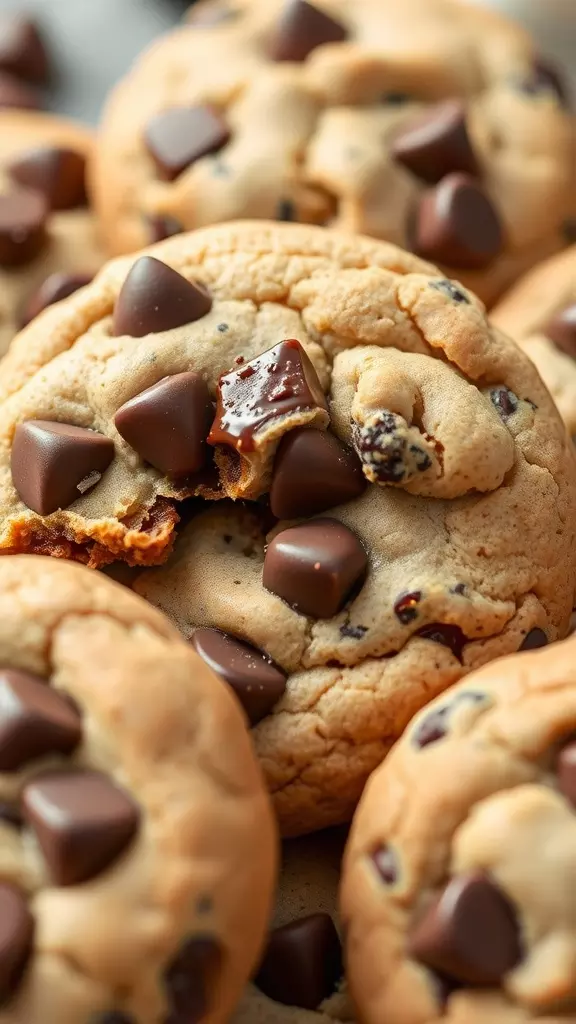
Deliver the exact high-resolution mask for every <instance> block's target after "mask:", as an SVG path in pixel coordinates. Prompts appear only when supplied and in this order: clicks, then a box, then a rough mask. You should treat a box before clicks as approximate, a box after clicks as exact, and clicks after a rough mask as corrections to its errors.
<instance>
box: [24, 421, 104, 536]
mask: <svg viewBox="0 0 576 1024" xmlns="http://www.w3.org/2000/svg"><path fill="white" fill-rule="evenodd" d="M113 458H114V445H113V443H112V441H111V440H110V438H109V437H104V436H103V434H97V433H96V432H95V431H94V430H86V429H85V428H84V427H74V426H71V425H70V424H68V423H52V422H50V421H48V420H26V422H25V423H19V424H18V426H17V427H16V431H15V433H14V439H13V441H12V454H11V462H10V466H11V470H12V482H13V484H14V487H15V488H16V490H17V492H18V495H19V497H20V498H21V499H22V501H23V502H24V504H25V505H27V506H28V508H31V509H32V510H33V511H34V512H37V513H38V515H41V516H48V515H50V514H51V513H52V512H56V510H57V509H59V508H68V506H69V505H71V504H72V502H74V501H76V499H77V498H80V497H81V496H82V495H83V494H86V493H87V491H89V490H91V489H92V487H94V486H95V485H96V484H97V483H98V482H99V481H100V479H101V477H102V474H103V473H104V471H105V470H106V469H108V466H109V465H110V463H111V462H112V459H113Z"/></svg>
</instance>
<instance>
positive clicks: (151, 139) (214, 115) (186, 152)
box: [144, 106, 230, 181]
mask: <svg viewBox="0 0 576 1024" xmlns="http://www.w3.org/2000/svg"><path fill="white" fill-rule="evenodd" d="M229 138H230V131H229V129H228V126H227V125H226V123H225V121H223V119H222V117H221V116H220V114H219V113H218V112H217V111H216V110H214V109H213V108H212V107H208V106H198V107H172V108H171V109H170V110H165V111H163V112H162V113H161V114H156V115H155V116H154V117H153V118H152V119H151V120H150V121H148V124H147V125H146V129H145V132H144V139H145V142H146V146H147V148H148V152H149V153H150V156H151V157H152V159H153V160H154V163H155V164H156V167H157V170H158V173H159V174H160V177H161V178H162V179H163V180H164V181H174V179H175V178H177V177H178V175H179V174H182V172H183V171H185V170H186V168H187V167H190V165H191V164H193V163H195V162H196V160H200V158H201V157H203V156H208V154H209V153H217V152H218V150H220V149H222V148H223V147H224V146H225V145H226V143H227V142H228V140H229Z"/></svg>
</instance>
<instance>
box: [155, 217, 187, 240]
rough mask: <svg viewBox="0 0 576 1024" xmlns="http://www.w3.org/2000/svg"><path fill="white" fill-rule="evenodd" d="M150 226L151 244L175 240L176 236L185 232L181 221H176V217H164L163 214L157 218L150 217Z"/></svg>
mask: <svg viewBox="0 0 576 1024" xmlns="http://www.w3.org/2000/svg"><path fill="white" fill-rule="evenodd" d="M148 226H149V230H150V241H151V242H162V241H164V239H165V238H173V236H174V235H180V234H182V232H183V231H184V228H183V227H182V225H181V223H180V221H179V220H176V218H175V217H169V216H167V215H166V216H162V215H161V214H158V216H156V217H149V218H148Z"/></svg>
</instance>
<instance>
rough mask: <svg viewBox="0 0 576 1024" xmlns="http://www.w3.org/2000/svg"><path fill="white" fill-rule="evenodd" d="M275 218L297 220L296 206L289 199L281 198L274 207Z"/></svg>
mask: <svg viewBox="0 0 576 1024" xmlns="http://www.w3.org/2000/svg"><path fill="white" fill-rule="evenodd" d="M276 220H282V221H293V220H298V217H297V214H296V207H295V206H294V203H293V202H292V200H291V199H281V200H280V202H279V203H278V206H277V208H276Z"/></svg>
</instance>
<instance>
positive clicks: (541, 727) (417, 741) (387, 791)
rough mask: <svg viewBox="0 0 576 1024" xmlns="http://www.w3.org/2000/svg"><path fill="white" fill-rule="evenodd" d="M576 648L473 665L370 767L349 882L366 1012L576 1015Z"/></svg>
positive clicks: (439, 1016)
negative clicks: (376, 766) (575, 900)
mask: <svg viewBox="0 0 576 1024" xmlns="http://www.w3.org/2000/svg"><path fill="white" fill-rule="evenodd" d="M575 654H576V640H575V639H574V638H570V639H569V640H567V641H565V642H564V643H562V644H555V645H554V646H552V647H549V648H548V649H547V650H545V651H537V652H532V653H527V654H523V655H520V656H517V657H513V658H509V659H506V660H504V661H500V662H497V663H495V664H494V665H490V666H486V667H485V668H483V669H482V670H481V671H479V672H477V673H474V674H473V675H471V676H470V677H469V679H468V680H466V682H465V683H462V684H460V685H459V686H457V687H454V688H453V689H451V690H450V691H448V693H446V694H444V695H443V697H442V698H439V699H438V700H436V701H434V703H433V704H432V705H430V707H429V708H427V709H426V710H425V711H423V712H421V713H420V714H419V715H418V716H417V717H416V718H415V720H414V721H413V722H412V723H411V725H410V726H409V728H408V729H407V731H406V733H405V734H404V736H403V737H402V739H401V740H400V741H399V743H398V744H397V746H396V747H395V749H394V750H393V751H392V753H391V754H390V756H389V757H388V758H387V760H386V762H385V764H383V765H382V766H381V768H379V769H378V770H377V771H376V772H375V773H374V775H373V776H372V778H371V779H370V782H369V783H368V786H367V787H366V791H365V794H364V796H363V798H362V801H361V804H360V807H359V809H358V812H357V815H356V818H355V821H354V824H353V827H352V832H351V837H350V841H349V846H348V847H347V851H346V855H345V860H344V871H343V880H342V892H341V902H342V914H343V920H344V922H345V926H346V928H347V971H348V982H349V985H350V987H351V990H352V993H353V996H354V999H355V1002H356V1005H357V1010H358V1017H359V1020H360V1021H361V1022H362V1024H381V1022H382V1021H386V1022H387V1024H429V1022H432V1021H438V1022H439V1021H450V1022H453V1024H472V1022H474V1024H492V1022H494V1021H498V1024H527V1022H529V1021H536V1020H539V1021H544V1020H545V1021H546V1024H560V1021H568V1020H570V1021H572V1020H573V1019H574V1006H575V1002H576V969H575V963H576V958H575V955H574V950H575V948H576V919H575V916H574V904H573V899H572V893H573V891H574V877H573V872H574V850H575V848H576V826H575V818H574V809H575V807H576V785H575V778H576V776H575V764H576V745H575V743H574V734H575V729H576V673H575V669H574V665H575Z"/></svg>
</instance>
